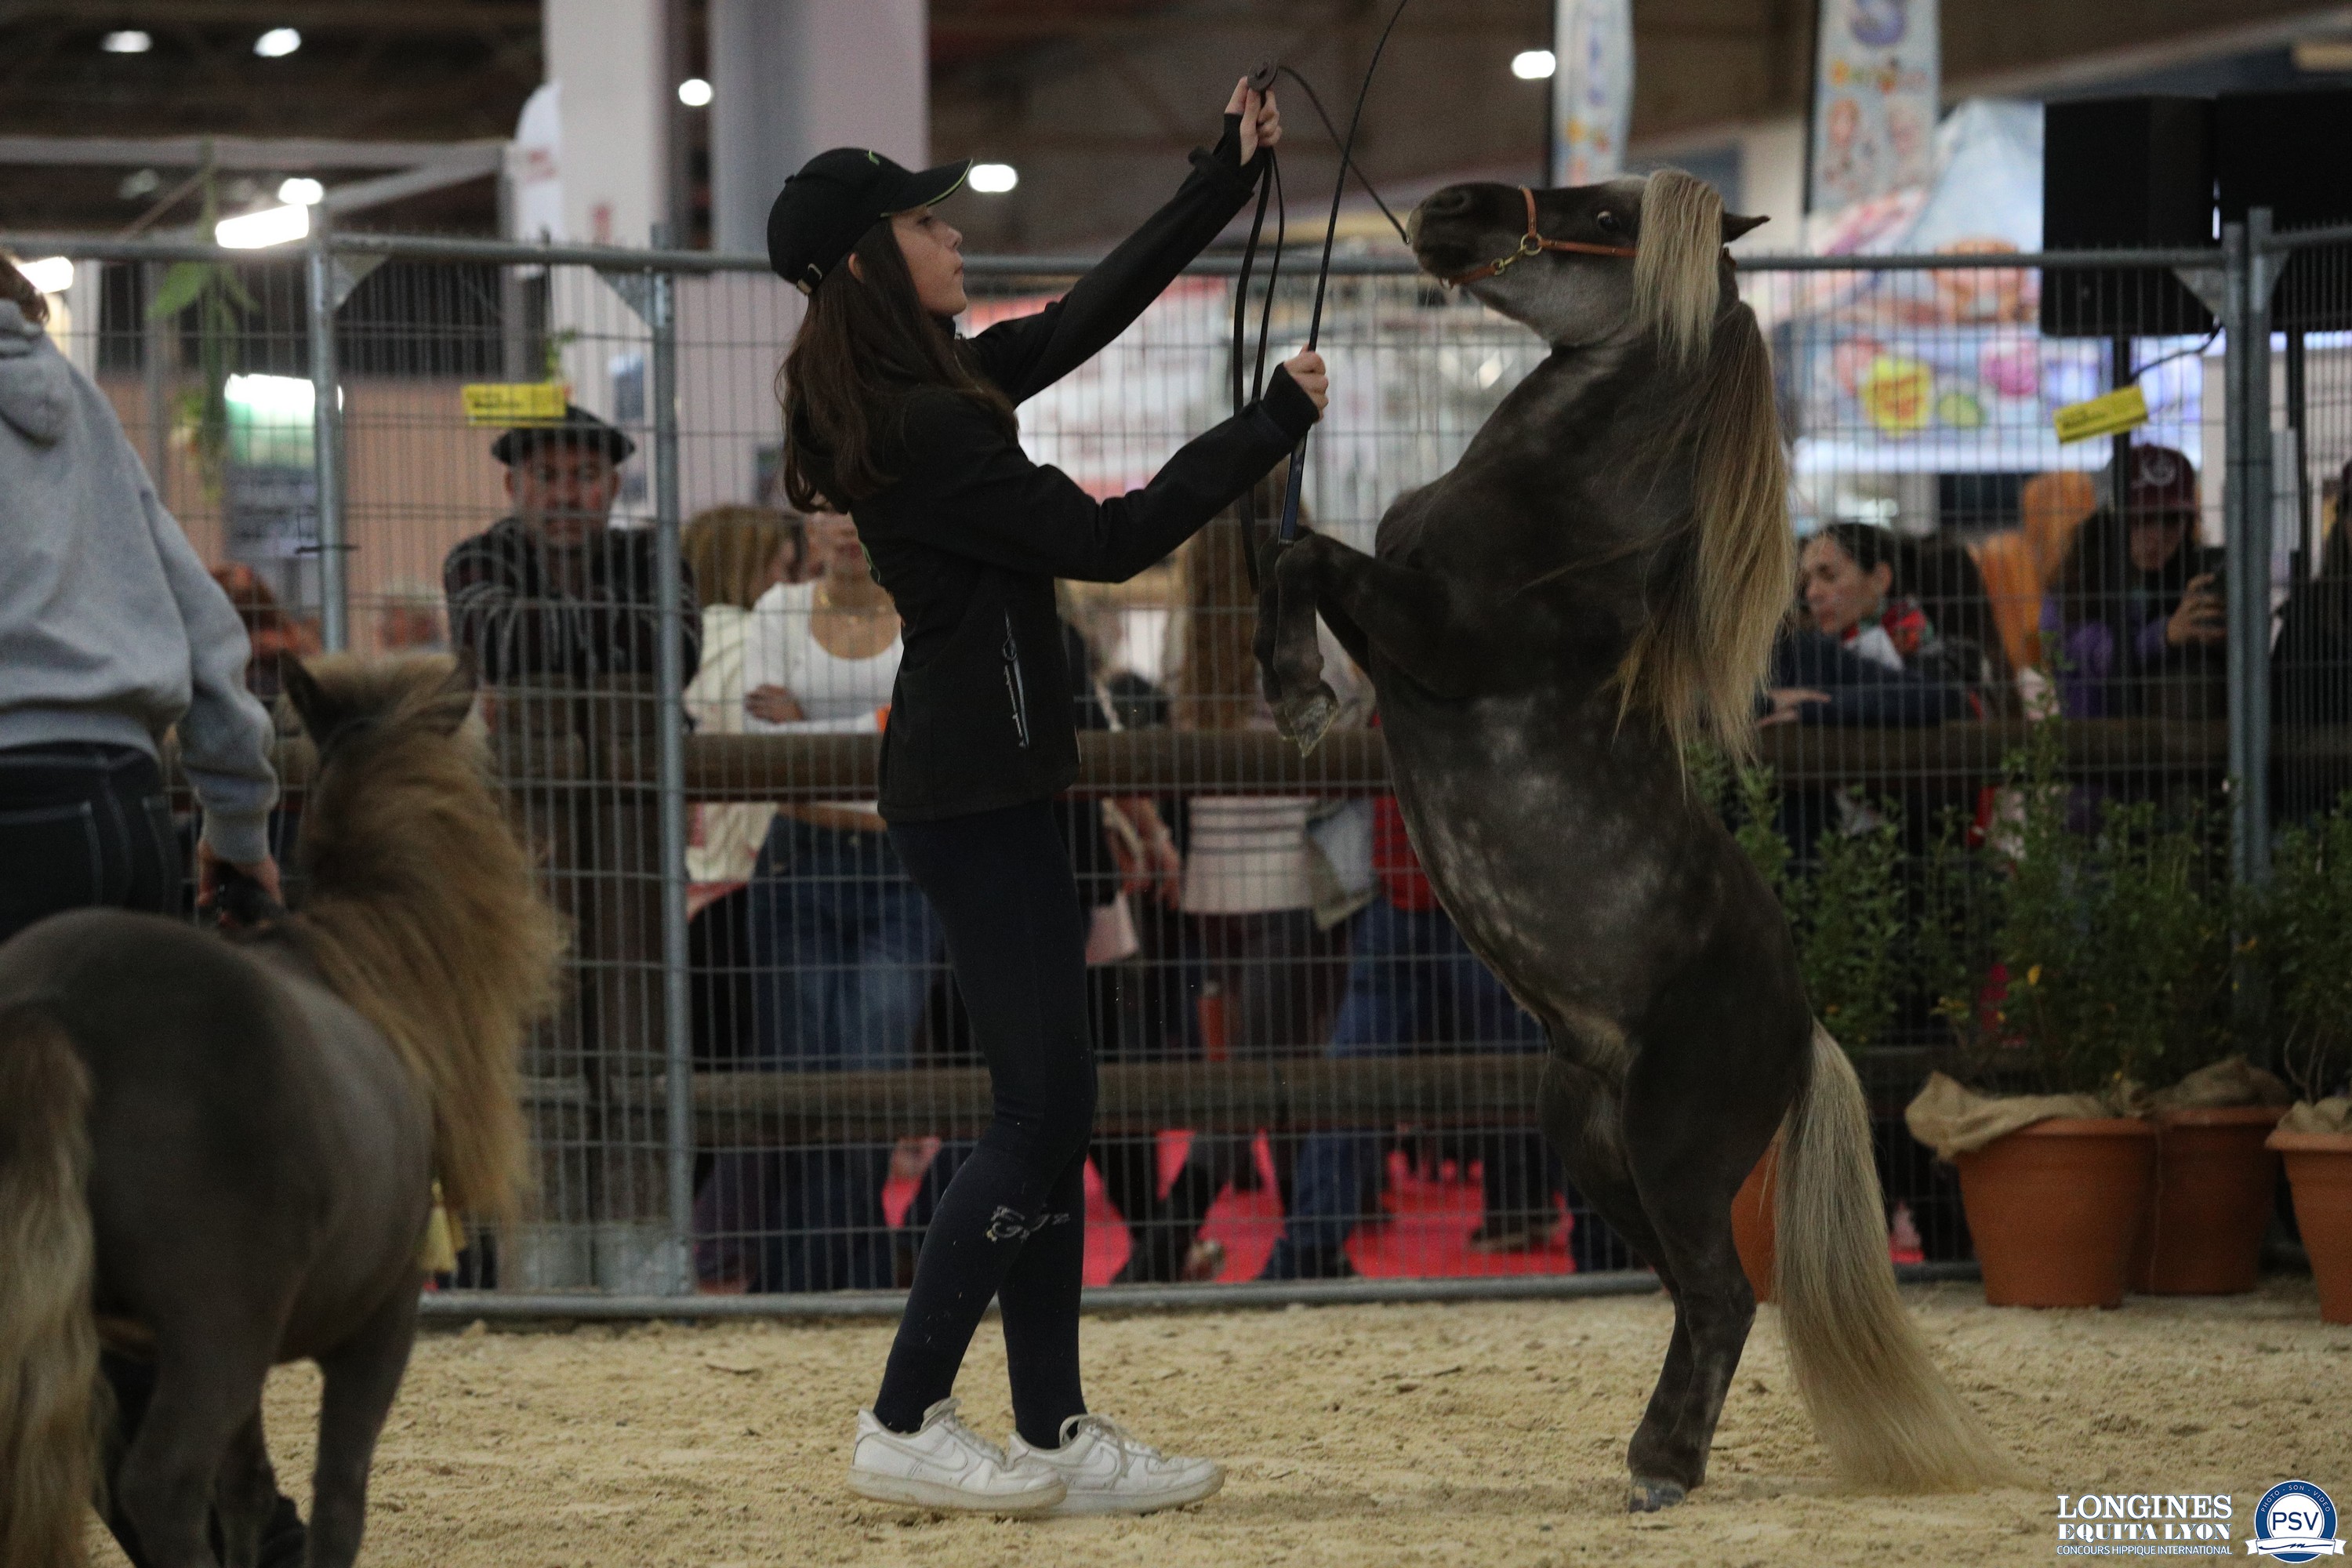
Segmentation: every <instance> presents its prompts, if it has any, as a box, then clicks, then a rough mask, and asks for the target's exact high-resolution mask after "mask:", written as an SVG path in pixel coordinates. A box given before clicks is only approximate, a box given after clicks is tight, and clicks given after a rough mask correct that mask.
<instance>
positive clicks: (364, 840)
mask: <svg viewBox="0 0 2352 1568" xmlns="http://www.w3.org/2000/svg"><path fill="white" fill-rule="evenodd" d="M307 668H308V670H309V673H310V677H311V679H312V681H313V682H314V683H315V685H316V687H317V689H318V690H319V692H320V694H321V695H322V696H323V697H324V698H325V699H326V701H327V704H328V706H329V708H330V710H331V711H332V712H334V713H336V714H338V715H342V716H348V720H347V721H346V722H345V723H344V724H342V725H341V726H339V727H338V728H337V729H336V731H335V732H334V736H335V738H334V744H333V753H334V754H333V755H332V756H331V758H327V759H321V767H320V775H319V778H318V780H317V783H316V784H315V785H314V786H313V788H312V790H311V792H310V799H309V801H308V803H307V806H306V810H305V814H304V819H303V823H302V840H301V850H300V863H301V866H302V868H303V869H304V871H305V872H306V873H307V875H308V876H309V879H310V897H309V899H308V900H307V901H306V902H305V903H304V905H303V908H302V911H301V912H300V913H299V914H298V915H296V916H294V917H292V919H291V920H290V921H289V926H290V928H291V930H290V933H289V934H291V935H292V937H293V939H294V940H295V942H297V944H298V945H299V948H300V949H301V951H302V952H305V953H306V954H307V955H308V956H309V957H310V960H311V962H312V963H315V964H316V965H317V966H318V968H319V971H320V975H321V977H322V978H323V979H324V980H325V981H326V983H327V984H328V985H329V987H330V988H331V989H332V990H333V991H334V992H335V993H336V994H338V995H340V996H341V997H342V998H343V1000H344V1001H346V1002H348V1003H350V1004H351V1005H352V1006H353V1007H354V1008H356V1009H358V1011H359V1012H360V1014H361V1015H362V1016H364V1017H365V1018H367V1020H368V1021H369V1022H370V1023H373V1025H375V1026H376V1027H378V1028H380V1029H382V1030H383V1032H384V1034H385V1035H386V1036H387V1037H390V1039H391V1040H392V1043H393V1046H394V1048H395V1049H396V1050H397V1051H398V1052H399V1054H400V1058H401V1060H402V1061H403V1062H404V1064H405V1065H406V1066H407V1068H408V1070H409V1072H410V1073H411V1074H413V1075H414V1077H415V1080H416V1083H417V1085H418V1087H419V1088H420V1089H422V1090H423V1091H424V1093H425V1099H426V1100H427V1101H428V1102H429V1103H430V1104H431V1106H432V1109H433V1138H434V1173H435V1174H436V1176H438V1177H439V1178H440V1181H441V1184H442V1189H443V1192H444V1194H446V1197H447V1199H448V1201H449V1202H450V1204H451V1205H453V1206H454V1207H456V1208H457V1209H459V1210H460V1211H462V1212H465V1213H468V1214H475V1215H484V1216H486V1217H489V1218H495V1219H509V1218H512V1217H513V1215H514V1214H515V1212H516V1208H517V1205H518V1202H519V1195H520V1191H521V1189H522V1187H523V1184H524V1172H525V1159H524V1156H525V1152H526V1148H527V1140H526V1135H525V1131H524V1127H523V1120H522V1110H521V1105H520V1070H519V1068H518V1065H517V1057H518V1053H519V1050H520V1046H521V1042H522V1035H523V1031H524V1029H525V1028H526V1027H527V1026H529V1024H530V1022H531V1021H532V1020H533V1019H535V1018H536V1017H538V1016H540V1015H541V1013H542V1012H543V1011H544V1010H545V1009H546V1008H547V1007H548V1006H549V1005H550V1004H551V1001H552V999H553V997H554V994H555V975H556V965H557V963H558V961H559V959H560V958H561V956H562V949H563V938H562V928H561V925H560V922H559V921H558V920H557V918H556V916H555V913H554V911H553V910H551V909H550V908H549V907H548V906H547V904H546V902H545V901H544V900H542V899H541V897H540V893H539V889H538V885H537V881H536V879H535V877H534V875H533V868H532V864H531V860H530V856H529V855H528V854H527V853H526V851H525V850H524V848H523V846H522V843H521V841H520V839H519V838H518V837H516V835H515V833H514V832H513V830H512V829H511V828H510V827H509V825H508V822H507V819H506V816H505V812H504V810H503V808H502V805H501V802H500V799H499V795H498V793H497V792H496V791H495V790H494V789H493V787H492V786H491V784H490V782H489V778H488V769H487V752H486V748H485V746H484V744H483V741H482V736H481V732H480V726H479V725H478V724H477V723H474V722H472V721H469V720H468V718H467V714H468V712H469V711H470V710H471V707H472V702H473V692H472V687H471V683H470V681H460V680H455V679H452V672H453V669H454V665H453V662H452V661H451V660H450V659H449V658H447V657H446V656H443V655H421V656H410V657H406V658H395V659H379V660H364V661H363V660H360V659H356V658H348V657H331V658H320V659H316V660H312V661H310V663H309V664H308V667H307Z"/></svg>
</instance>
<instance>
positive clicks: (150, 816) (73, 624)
mask: <svg viewBox="0 0 2352 1568" xmlns="http://www.w3.org/2000/svg"><path fill="white" fill-rule="evenodd" d="M47 316H48V306H47V300H45V299H44V298H43V297H42V295H41V293H40V291H39V290H38V289H35V288H34V287H33V286H32V284H31V283H30V282H29V281H28V280H27V279H26V278H25V275H24V274H23V273H21V272H19V271H17V270H16V266H15V264H14V263H13V262H12V261H11V260H10V258H8V257H7V255H6V254H5V252H0V942H5V941H6V940H7V939H8V938H9V937H12V936H14V935H15V934H16V932H17V931H21V930H23V929H24V928H25V927H26V926H28V925H31V924H32V923H33V922H34V921H38V920H41V919H43V918H44V917H46V916H48V915H52V914H57V913H60V912H62V911H64V910H73V909H86V908H91V907H98V906H110V907H114V908H120V909H129V910H146V911H148V912H150V913H153V914H170V913H173V912H174V911H176V910H178V909H179V907H180V889H181V881H182V879H183V877H184V874H185V873H184V867H183V866H182V864H181V859H180V850H179V845H178V841H177V839H176V838H175V837H174V836H173V827H172V807H171V802H170V799H169V798H168V797H167V796H166V795H165V794H164V786H163V771H162V768H161V765H160V758H161V755H162V750H163V736H164V734H165V732H166V731H173V730H175V729H176V731H177V732H178V735H179V744H180V766H181V769H182V771H183V772H184V773H186V774H187V778H188V783H189V784H190V786H191V787H192V788H193V789H194V792H195V796H196V800H197V803H198V804H199V805H202V806H203V807H204V812H205V821H204V831H203V836H202V837H201V838H200V839H199V841H198V846H197V859H198V864H199V866H200V867H201V868H202V879H203V880H204V881H205V883H208V884H209V883H210V882H212V881H213V880H214V879H215V877H216V875H217V867H218V866H219V864H220V863H221V862H223V861H226V862H227V863H229V864H230V865H232V866H235V867H236V868H238V869H239V870H242V871H244V872H245V873H246V874H247V875H248V876H251V877H253V878H255V879H257V880H258V881H259V882H260V883H261V884H262V886H263V887H265V888H266V889H268V891H269V892H270V893H271V895H272V896H276V895H277V894H278V866H277V863H276V862H275V861H274V860H272V859H271V858H270V856H269V851H268V839H267V837H266V825H267V823H268V816H269V807H270V805H271V803H272V802H273V801H274V800H276V798H277V795H278V776H277V773H276V772H275V771H274V770H273V769H272V767H271V766H270V758H269V745H270V739H271V733H272V731H271V726H270V721H269V715H268V712H266V711H265V710H263V708H262V706H261V703H260V702H259V701H258V700H257V699H256V698H255V697H254V695H253V693H252V692H251V691H250V690H248V689H247V686H246V664H247V654H248V644H247V639H246V635H245V629H244V627H243V626H240V625H239V624H238V618H237V611H236V606H235V605H231V604H230V602H229V598H228V595H226V593H224V592H223V591H222V589H221V586H220V584H218V583H216V582H215V581H214V580H213V579H212V578H211V577H210V576H209V575H208V574H206V573H205V564H204V562H203V561H202V560H201V559H199V558H198V556H197V554H196V552H195V551H194V549H193V548H191V547H190V545H189V543H188V540H187V536H186V535H185V534H184V533H183V532H181V531H180V525H179V523H178V522H177V521H175V520H174V519H173V516H172V514H171V513H170V512H168V511H166V510H163V501H162V500H161V499H160V498H159V497H158V496H157V495H156V493H155V487H154V485H153V483H152V481H150V480H149V479H148V477H147V470H146V468H145V467H144V465H142V463H141V462H140V460H139V454H138V453H137V451H135V450H134V449H133V448H132V447H131V442H130V440H129V439H128V438H127V437H125V436H124V435H123V433H122V426H121V423H120V422H119V421H118V420H117V419H116V418H115V416H114V410H113V408H112V406H111V405H109V404H108V402H107V400H106V395H105V394H103V393H101V392H100V391H99V389H98V388H97V386H95V385H94V384H91V382H90V381H89V377H87V376H85V375H83V374H81V373H80V372H79V371H77V370H76V369H74V368H73V366H72V365H71V364H70V363H68V361H67V360H66V358H65V356H64V355H62V354H60V353H58V349H57V345H56V344H55V343H53V342H50V341H49V337H48V334H47V331H44V330H43V323H44V322H45V321H47ZM18 1266H19V1264H18V1260H17V1259H16V1258H13V1257H12V1258H7V1259H6V1260H5V1262H0V1268H16V1267H18ZM100 1370H101V1372H102V1373H103V1374H104V1375H105V1378H106V1381H107V1384H108V1385H109V1388H110V1393H111V1408H112V1412H113V1417H112V1427H113V1429H112V1431H111V1432H110V1435H109V1438H108V1443H107V1453H108V1454H109V1455H110V1456H111V1457H112V1458H110V1463H109V1465H108V1469H109V1471H110V1472H111V1471H112V1470H114V1469H115V1468H118V1467H119V1465H120V1463H121V1458H120V1456H121V1454H122V1453H123V1452H124V1451H125V1449H126V1448H127V1447H128V1446H129V1444H130V1442H131V1438H132V1437H133V1436H136V1434H137V1432H138V1430H139V1426H140V1425H141V1423H142V1420H143V1419H144V1417H145V1414H146V1410H147V1405H148V1402H149V1400H150V1399H151V1398H152V1396H153V1394H154V1389H155V1373H154V1367H153V1364H152V1362H150V1361H145V1360H137V1359H133V1358H131V1357H128V1356H123V1355H119V1354H117V1353H116V1352H113V1351H111V1350H104V1351H101V1352H100ZM7 1375H8V1376H11V1377H14V1376H15V1375H16V1370H15V1369H14V1368H10V1369H9V1371H8V1373H7ZM114 1480H115V1477H114V1476H113V1475H112V1474H111V1473H110V1474H109V1475H108V1477H107V1487H106V1490H107V1492H108V1493H109V1494H110V1495H112V1494H114V1493H115V1492H116V1488H115V1486H114ZM108 1523H109V1525H110V1527H112V1528H113V1530H114V1531H115V1539H116V1540H117V1541H118V1542H121V1544H122V1546H123V1549H124V1551H125V1552H126V1553H128V1554H129V1556H130V1558H131V1562H132V1563H136V1564H140V1565H141V1568H144V1564H145V1563H146V1561H147V1560H146V1559H145V1558H144V1557H143V1556H142V1554H141V1553H140V1552H139V1550H138V1547H137V1542H135V1541H134V1540H132V1539H131V1538H130V1535H129V1532H128V1530H127V1527H126V1526H125V1525H124V1523H123V1521H121V1518H120V1516H119V1515H115V1514H111V1513H110V1515H109V1517H108ZM259 1552H260V1558H259V1560H260V1561H261V1562H262V1563H267V1564H270V1565H272V1568H278V1565H282V1564H290V1563H299V1562H300V1561H301V1560H302V1554H303V1533H302V1523H301V1520H300V1518H299V1516H298V1515H297V1514H296V1512H295V1510H294V1505H293V1504H292V1503H291V1502H289V1501H288V1500H286V1499H285V1498H284V1497H282V1496H281V1497H279V1498H278V1500H277V1501H276V1503H275V1505H274V1507H273V1509H272V1511H271V1512H270V1514H269V1516H268V1521H267V1523H266V1526H265V1529H264V1534H263V1539H262V1541H261V1542H260V1546H259Z"/></svg>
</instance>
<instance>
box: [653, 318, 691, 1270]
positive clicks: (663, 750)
mask: <svg viewBox="0 0 2352 1568" xmlns="http://www.w3.org/2000/svg"><path fill="white" fill-rule="evenodd" d="M652 307H653V308H652V311H651V315H652V321H651V322H650V323H649V324H650V325H651V327H652V329H653V388H652V391H653V405H654V407H653V414H654V530H655V541H656V551H655V554H656V561H657V563H658V564H657V566H656V569H655V576H654V584H655V588H654V591H655V592H656V594H658V595H660V596H661V644H660V647H658V648H657V649H656V652H655V655H654V678H655V680H654V683H655V686H656V691H657V697H658V700H657V702H656V710H655V715H654V721H655V722H656V724H657V725H658V726H659V729H658V731H657V732H656V740H655V768H656V788H657V790H658V792H659V802H658V807H657V809H658V810H659V812H660V815H661V965H662V986H661V997H662V1047H663V1058H664V1062H665V1066H664V1070H663V1075H662V1078H663V1087H664V1090H665V1093H664V1095H663V1100H664V1102H665V1106H666V1109H667V1126H666V1131H665V1133H664V1141H665V1152H667V1155H668V1158H669V1183H668V1188H669V1192H668V1196H669V1226H670V1238H671V1242H672V1244H673V1245H672V1251H671V1257H672V1258H673V1260H674V1263H675V1266H676V1272H675V1273H674V1275H673V1276H672V1278H671V1279H670V1281H669V1289H670V1290H671V1291H672V1292H673V1293H674V1294H678V1295H690V1294H692V1293H693V1290H694V1097H693V1086H694V1054H693V1040H692V1034H693V1023H694V1019H693V1004H692V997H691V995H690V994H689V992H688V975H687V941H686V701H685V688H686V658H685V632H686V628H685V626H684V625H683V618H684V616H685V607H684V605H682V604H681V603H680V601H681V599H682V598H683V588H684V583H683V575H684V565H683V562H682V560H681V557H680V554H679V551H678V515H677V513H678V472H677V274H675V273H672V272H656V273H655V274H654V278H653V298H652Z"/></svg>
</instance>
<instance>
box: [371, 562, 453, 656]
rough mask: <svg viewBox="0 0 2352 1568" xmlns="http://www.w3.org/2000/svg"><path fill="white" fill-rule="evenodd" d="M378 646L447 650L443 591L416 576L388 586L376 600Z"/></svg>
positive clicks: (391, 650) (384, 648) (382, 650)
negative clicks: (418, 579) (442, 610)
mask: <svg viewBox="0 0 2352 1568" xmlns="http://www.w3.org/2000/svg"><path fill="white" fill-rule="evenodd" d="M375 646H376V651H377V652H378V653H411V652H415V653H424V652H435V653H437V652H441V651H444V650H446V648H447V647H448V646H449V630H448V627H447V626H446V625H445V624H444V623H443V620H442V616H441V590H440V589H438V588H437V587H435V586H434V585H433V584H430V583H420V582H418V581H416V580H415V578H403V579H401V580H400V581H398V582H396V583H394V584H390V585H389V586H388V587H386V588H385V589H384V591H383V596H382V597H381V598H380V599H378V600H377V602H376V613H375Z"/></svg>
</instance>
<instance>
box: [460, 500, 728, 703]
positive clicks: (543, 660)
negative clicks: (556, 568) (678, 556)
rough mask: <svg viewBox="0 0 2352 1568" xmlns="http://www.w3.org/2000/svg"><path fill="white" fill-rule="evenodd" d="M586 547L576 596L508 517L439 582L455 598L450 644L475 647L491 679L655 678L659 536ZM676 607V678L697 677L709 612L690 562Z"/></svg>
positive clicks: (629, 536)
mask: <svg viewBox="0 0 2352 1568" xmlns="http://www.w3.org/2000/svg"><path fill="white" fill-rule="evenodd" d="M581 549H582V552H583V559H582V561H581V562H580V563H579V565H580V569H581V570H580V573H579V582H580V584H582V588H581V591H580V592H579V593H577V594H573V593H567V592H565V591H564V589H563V588H562V587H561V586H559V585H558V584H557V582H556V578H555V574H553V573H552V572H551V571H550V570H549V562H548V560H547V551H546V547H545V546H544V545H543V544H541V542H540V540H539V538H538V536H537V535H535V534H534V533H532V532H531V531H530V530H529V529H527V528H525V527H524V526H523V525H522V523H521V522H520V521H517V520H516V519H514V518H511V517H509V518H503V519H500V520H499V521H498V522H496V523H493V524H492V525H491V526H490V527H489V529H488V531H484V532H481V533H478V534H476V535H474V536H473V537H472V538H471V539H467V540H465V541H463V542H460V543H459V544H458V545H457V548H456V549H455V550H452V551H451V552H449V558H448V559H447V560H446V561H445V562H444V563H442V566H441V586H442V591H443V592H444V593H445V594H446V595H448V600H449V636H450V640H451V641H452V642H453V643H455V644H456V645H457V647H463V648H469V649H471V650H472V651H473V654H474V658H475V660H476V662H477V664H478V667H479V668H480V670H481V675H482V679H484V680H486V681H490V682H492V683H498V682H511V681H513V680H515V679H517V678H518V677H520V676H525V675H568V676H570V677H572V679H578V680H585V679H590V678H592V677H594V676H599V675H651V674H653V673H654V669H655V660H656V651H657V649H658V648H659V647H660V645H661V609H660V604H659V601H658V600H657V599H656V591H655V580H656V579H655V564H656V562H655V552H654V551H655V544H654V534H653V533H652V531H649V530H646V529H612V530H608V531H605V532H604V533H601V534H597V535H594V536H593V537H592V538H591V539H590V540H589V541H588V542H586V543H585V544H583V546H582V547H581ZM678 611H679V616H678V621H679V626H678V629H679V633H680V639H681V642H682V645H683V646H682V647H681V649H680V651H681V653H682V654H683V656H684V662H683V664H682V665H681V666H680V670H679V673H680V676H681V678H682V679H689V680H690V679H693V677H694V672H695V670H696V669H697V668H699V666H700V664H701V658H702V616H701V613H700V608H699V605H698V602H697V600H696V597H695V592H694V575H693V574H692V572H690V571H689V570H688V568H687V566H686V563H684V562H680V563H678Z"/></svg>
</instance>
